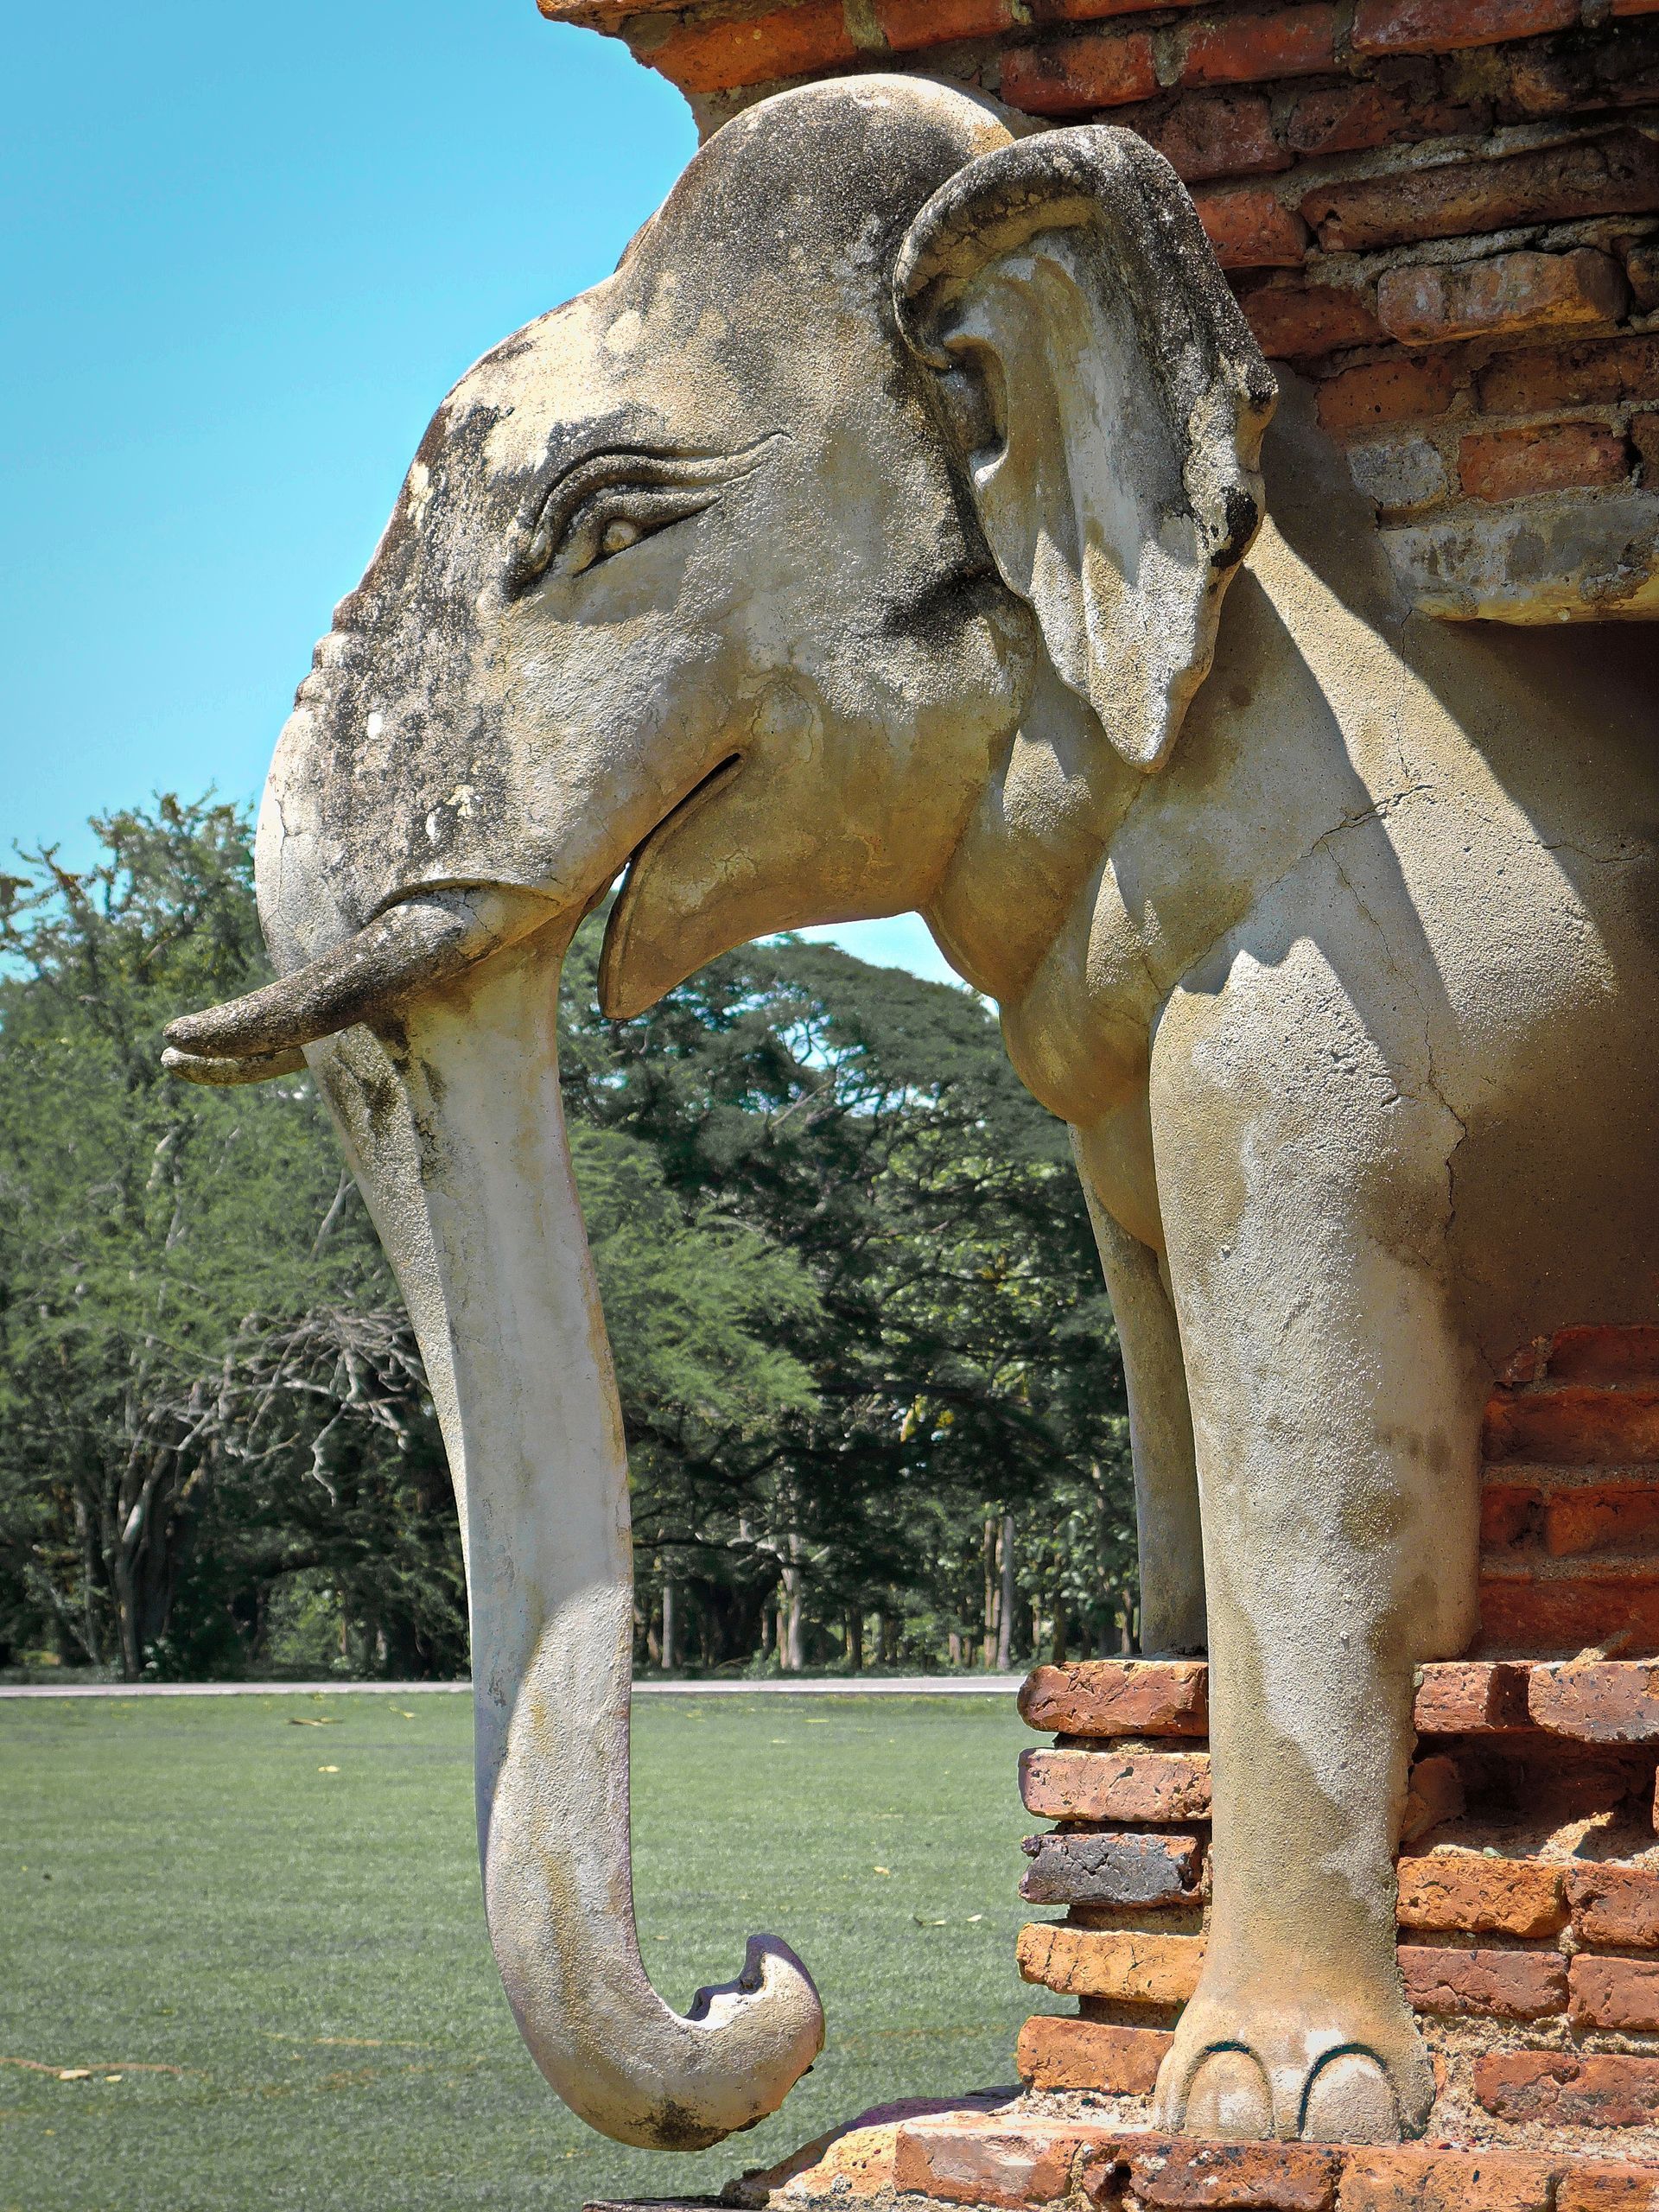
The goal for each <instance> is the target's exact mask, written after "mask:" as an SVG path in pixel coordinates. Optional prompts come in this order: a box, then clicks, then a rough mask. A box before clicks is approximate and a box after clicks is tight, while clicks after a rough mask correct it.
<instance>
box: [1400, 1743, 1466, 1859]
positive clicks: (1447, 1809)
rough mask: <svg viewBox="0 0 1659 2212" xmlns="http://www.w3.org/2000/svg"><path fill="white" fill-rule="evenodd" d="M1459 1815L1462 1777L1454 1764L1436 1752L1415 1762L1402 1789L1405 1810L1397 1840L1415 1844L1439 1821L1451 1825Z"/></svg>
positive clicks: (1461, 1800) (1453, 1761) (1461, 1797)
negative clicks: (1404, 1790) (1404, 1796)
mask: <svg viewBox="0 0 1659 2212" xmlns="http://www.w3.org/2000/svg"><path fill="white" fill-rule="evenodd" d="M1462 1811H1463V1777H1462V1776H1461V1775H1460V1774H1459V1771H1458V1767H1457V1762H1456V1761H1455V1760H1454V1759H1449V1758H1446V1757H1445V1756H1444V1754H1442V1753H1440V1752H1438V1751H1437V1752H1435V1753H1434V1754H1433V1757H1432V1758H1426V1759H1419V1760H1418V1762H1417V1764H1416V1765H1415V1766H1414V1767H1413V1768H1412V1770H1411V1774H1410V1777H1409V1779H1408V1783H1407V1787H1406V1808H1405V1813H1404V1815H1403V1818H1402V1824H1401V1830H1400V1834H1401V1840H1402V1842H1405V1843H1415V1842H1416V1841H1417V1840H1418V1838H1419V1837H1420V1836H1425V1835H1427V1834H1429V1833H1430V1832H1431V1830H1433V1829H1434V1828H1437V1827H1440V1824H1441V1822H1442V1821H1455V1820H1456V1819H1457V1818H1458V1816H1459V1814H1461V1812H1462Z"/></svg>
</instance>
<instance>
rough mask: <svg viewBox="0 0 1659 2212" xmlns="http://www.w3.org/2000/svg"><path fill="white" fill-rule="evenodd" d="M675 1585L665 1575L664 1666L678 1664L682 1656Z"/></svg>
mask: <svg viewBox="0 0 1659 2212" xmlns="http://www.w3.org/2000/svg"><path fill="white" fill-rule="evenodd" d="M674 1616H675V1605H674V1585H673V1584H672V1583H671V1581H670V1580H669V1579H668V1577H667V1576H666V1575H664V1577H663V1668H664V1672H667V1670H668V1669H671V1668H672V1667H675V1666H677V1665H678V1663H679V1656H680V1641H679V1625H680V1624H679V1623H678V1621H677V1619H676V1618H675V1617H674Z"/></svg>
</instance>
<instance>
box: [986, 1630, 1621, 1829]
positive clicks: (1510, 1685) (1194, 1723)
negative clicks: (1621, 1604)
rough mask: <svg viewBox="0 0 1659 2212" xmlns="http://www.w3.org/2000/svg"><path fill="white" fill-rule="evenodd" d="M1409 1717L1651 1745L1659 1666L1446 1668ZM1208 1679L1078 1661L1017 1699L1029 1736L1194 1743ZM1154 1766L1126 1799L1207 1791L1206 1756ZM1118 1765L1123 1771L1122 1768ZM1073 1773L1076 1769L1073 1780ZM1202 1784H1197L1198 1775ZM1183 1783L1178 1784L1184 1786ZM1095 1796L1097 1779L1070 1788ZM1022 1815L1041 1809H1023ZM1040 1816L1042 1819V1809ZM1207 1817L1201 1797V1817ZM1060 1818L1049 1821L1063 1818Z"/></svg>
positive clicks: (1195, 1671)
mask: <svg viewBox="0 0 1659 2212" xmlns="http://www.w3.org/2000/svg"><path fill="white" fill-rule="evenodd" d="M1420 1675H1421V1681H1420V1687H1419V1688H1418V1692H1417V1700H1416V1713H1415V1719H1416V1726H1417V1730H1418V1733H1419V1734H1420V1735H1423V1736H1448V1735H1491V1734H1497V1733H1509V1732H1518V1731H1525V1730H1529V1729H1530V1730H1537V1731H1540V1732H1542V1733H1543V1734H1545V1735H1548V1736H1554V1737H1564V1738H1570V1739H1571V1740H1572V1741H1573V1742H1576V1743H1583V1744H1659V1663H1656V1662H1651V1661H1648V1660H1642V1659H1603V1660H1587V1661H1579V1660H1537V1661H1531V1660H1521V1659H1516V1660H1510V1659H1499V1660H1450V1661H1446V1662H1439V1663H1436V1664H1434V1665H1433V1666H1428V1667H1424V1668H1422V1669H1421V1670H1420ZM1208 1682H1209V1670H1208V1669H1207V1668H1206V1667H1205V1663H1204V1662H1203V1661H1202V1660H1199V1659H1088V1660H1079V1661H1077V1662H1074V1663H1072V1664H1071V1665H1069V1666H1065V1667H1037V1668H1034V1669H1033V1671H1032V1673H1031V1674H1030V1675H1028V1676H1027V1680H1026V1682H1025V1684H1024V1686H1023V1688H1021V1690H1020V1716H1021V1718H1022V1719H1024V1720H1025V1722H1026V1724H1027V1726H1028V1727H1031V1728H1035V1729H1039V1730H1040V1731H1042V1732H1044V1733H1045V1734H1052V1735H1056V1736H1077V1737H1083V1738H1092V1739H1096V1740H1109V1739H1111V1738H1115V1737H1121V1736H1143V1737H1154V1738H1156V1737H1165V1736H1167V1737H1173V1738H1186V1739H1191V1738H1202V1737H1204V1736H1205V1734H1206V1733H1207V1732H1208V1729H1209V1725H1210V1713H1209V1696H1208ZM1105 1756H1106V1755H1105V1754H1104V1753H1103V1752H1100V1751H1090V1752H1079V1751H1071V1750H1067V1751H1063V1752H1055V1753H1052V1754H1050V1753H1033V1752H1027V1754H1026V1758H1027V1760H1032V1761H1035V1760H1038V1759H1063V1760H1076V1759H1077V1758H1093V1759H1096V1760H1099V1759H1101V1758H1104V1757H1105ZM1141 1758H1162V1759H1164V1760H1165V1761H1166V1766H1165V1767H1163V1768H1160V1769H1156V1770H1150V1771H1149V1774H1148V1776H1147V1777H1146V1778H1145V1779H1144V1780H1142V1779H1137V1780H1135V1781H1133V1782H1126V1783H1124V1785H1123V1788H1124V1789H1125V1790H1130V1789H1133V1790H1135V1791H1145V1790H1150V1791H1153V1792H1154V1794H1161V1798H1162V1799H1163V1800H1164V1801H1166V1802H1168V1803H1170V1804H1171V1805H1172V1806H1173V1804H1174V1803H1175V1802H1178V1801H1179V1800H1180V1799H1181V1798H1182V1796H1183V1793H1185V1796H1187V1797H1188V1798H1191V1797H1192V1796H1193V1795H1194V1794H1195V1793H1198V1792H1199V1791H1200V1789H1203V1790H1206V1791H1207V1787H1208V1759H1207V1755H1206V1754H1204V1753H1202V1752H1198V1751H1186V1752H1181V1753H1147V1754H1142V1755H1141ZM1130 1763H1131V1762H1129V1761H1128V1760H1127V1759H1126V1761H1125V1764H1130ZM1035 1771H1036V1772H1037V1773H1038V1774H1039V1775H1040V1776H1042V1777H1044V1779H1043V1781H1042V1783H1041V1784H1040V1785H1039V1786H1040V1787H1041V1788H1042V1789H1044V1790H1045V1791H1046V1792H1051V1793H1052V1792H1058V1791H1059V1790H1060V1789H1062V1788H1063V1787H1064V1786H1065V1785H1064V1784H1063V1783H1062V1781H1061V1779H1060V1777H1062V1776H1063V1775H1065V1774H1067V1773H1068V1772H1071V1771H1073V1770H1071V1769H1068V1768H1065V1767H1063V1766H1048V1765H1046V1766H1041V1767H1037V1768H1036V1769H1035ZM1077 1771H1078V1772H1079V1773H1081V1771H1082V1770H1077ZM1200 1775H1202V1777H1203V1783H1202V1784H1201V1783H1200V1782H1199V1780H1198V1777H1199V1776H1200ZM1183 1777H1185V1778H1184V1779H1183ZM1074 1786H1077V1787H1080V1788H1081V1787H1087V1788H1089V1789H1101V1788H1103V1786H1104V1785H1103V1782H1102V1781H1101V1780H1100V1779H1099V1778H1096V1780H1095V1781H1092V1782H1090V1783H1086V1784H1085V1783H1083V1782H1082V1781H1081V1780H1079V1782H1078V1783H1077V1784H1076V1785H1074ZM1027 1805H1028V1807H1029V1808H1030V1809H1031V1810H1033V1811H1036V1810H1039V1808H1038V1807H1036V1806H1033V1805H1031V1802H1030V1800H1029V1798H1028V1799H1027ZM1040 1809H1042V1810H1044V1811H1046V1810H1047V1809H1048V1808H1047V1806H1046V1804H1045V1805H1044V1806H1043V1807H1042V1808H1040ZM1204 1809H1205V1811H1207V1810H1208V1803H1207V1797H1206V1802H1205V1807H1204ZM1056 1817H1059V1818H1064V1817H1065V1814H1064V1813H1063V1812H1062V1813H1059V1814H1058V1815H1056ZM1078 1817H1090V1818H1096V1819H1114V1818H1116V1819H1123V1820H1158V1819H1167V1820H1181V1819H1191V1818H1193V1817H1197V1815H1193V1814H1191V1813H1180V1812H1176V1811H1173V1810H1170V1811H1168V1812H1165V1813H1128V1812H1124V1813H1116V1814H1115V1813H1112V1812H1104V1813H1100V1814H1095V1815H1082V1814H1081V1813H1079V1815H1078Z"/></svg>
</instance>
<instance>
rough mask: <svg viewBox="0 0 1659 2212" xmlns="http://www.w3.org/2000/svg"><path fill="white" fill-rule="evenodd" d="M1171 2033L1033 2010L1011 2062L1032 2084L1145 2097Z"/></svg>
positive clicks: (1043, 2087) (1021, 2075) (1171, 2039)
mask: <svg viewBox="0 0 1659 2212" xmlns="http://www.w3.org/2000/svg"><path fill="white" fill-rule="evenodd" d="M1172 2042H1173V2037H1171V2036H1168V2035H1166V2033H1165V2032H1164V2031H1163V2030H1162V2029H1160V2028H1118V2027H1111V2026H1109V2025H1108V2024H1107V2023H1106V2022H1105V2021H1103V2020H1057V2019H1055V2018H1052V2017H1051V2016H1048V2015H1045V2014H1041V2013H1039V2014H1038V2015H1037V2016H1036V2018H1033V2019H1029V2020H1027V2022H1026V2024H1025V2026H1024V2027H1023V2028H1021V2029H1020V2042H1019V2045H1018V2047H1017V2049H1016V2050H1015V2053H1014V2066H1015V2070H1016V2071H1017V2072H1018V2074H1019V2076H1020V2080H1021V2081H1022V2082H1025V2083H1026V2084H1027V2086H1028V2087H1029V2088H1033V2089H1106V2090H1109V2091H1110V2092H1111V2094H1113V2095H1114V2096H1121V2097H1144V2096H1149V2095H1150V2094H1151V2093H1152V2089H1153V2087H1154V2083H1155V2082H1157V2079H1158V2069H1159V2067H1160V2065H1162V2063H1163V2059H1164V2053H1165V2052H1166V2050H1168V2049H1169V2046H1170V2044H1171V2043H1172Z"/></svg>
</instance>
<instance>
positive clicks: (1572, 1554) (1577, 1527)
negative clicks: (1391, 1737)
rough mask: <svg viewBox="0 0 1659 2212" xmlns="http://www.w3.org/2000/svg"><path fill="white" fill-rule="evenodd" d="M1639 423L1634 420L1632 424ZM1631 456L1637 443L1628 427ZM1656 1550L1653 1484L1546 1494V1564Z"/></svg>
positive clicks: (1658, 1513) (1658, 1517)
mask: <svg viewBox="0 0 1659 2212" xmlns="http://www.w3.org/2000/svg"><path fill="white" fill-rule="evenodd" d="M1643 419H1645V418H1643V417H1641V416H1638V417H1637V422H1640V421H1642V420H1643ZM1630 434H1631V436H1632V438H1633V439H1634V441H1635V443H1636V447H1637V451H1638V452H1641V451H1642V450H1643V441H1642V438H1641V437H1640V436H1638V435H1637V423H1636V422H1633V423H1631V425H1630ZM1656 1548H1659V1484H1653V1483H1643V1484H1636V1483H1583V1484H1574V1485H1573V1488H1572V1489H1570V1490H1558V1491H1552V1493H1551V1494H1550V1496H1549V1497H1548V1499H1547V1500H1546V1501H1545V1503H1544V1549H1545V1550H1546V1551H1547V1552H1548V1554H1549V1555H1550V1557H1551V1558H1552V1559H1583V1558H1585V1557H1586V1555H1588V1554H1593V1553H1596V1552H1635V1551H1643V1552H1650V1551H1653V1550H1654V1549H1656Z"/></svg>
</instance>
